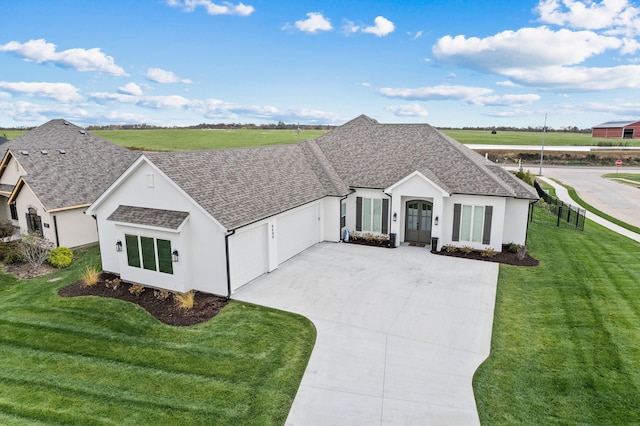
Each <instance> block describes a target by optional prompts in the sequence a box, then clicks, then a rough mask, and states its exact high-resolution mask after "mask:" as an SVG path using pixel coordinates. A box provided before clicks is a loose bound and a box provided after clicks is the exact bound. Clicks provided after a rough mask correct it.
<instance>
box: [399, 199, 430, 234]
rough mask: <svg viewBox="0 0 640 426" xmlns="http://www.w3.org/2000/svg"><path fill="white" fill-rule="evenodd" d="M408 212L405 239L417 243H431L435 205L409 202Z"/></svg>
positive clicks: (424, 202)
mask: <svg viewBox="0 0 640 426" xmlns="http://www.w3.org/2000/svg"><path fill="white" fill-rule="evenodd" d="M406 210H407V217H406V221H405V233H404V239H405V240H406V241H412V242H416V243H428V242H430V241H431V217H432V213H433V205H432V204H431V203H429V202H427V201H409V202H408V203H407V209H406Z"/></svg>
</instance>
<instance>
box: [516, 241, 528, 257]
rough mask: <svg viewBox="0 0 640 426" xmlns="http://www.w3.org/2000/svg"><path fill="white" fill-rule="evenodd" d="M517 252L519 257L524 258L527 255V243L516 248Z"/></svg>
mask: <svg viewBox="0 0 640 426" xmlns="http://www.w3.org/2000/svg"><path fill="white" fill-rule="evenodd" d="M516 253H517V255H518V259H520V260H522V259H524V258H525V256H526V255H527V246H525V245H522V244H520V245H518V248H517V249H516Z"/></svg>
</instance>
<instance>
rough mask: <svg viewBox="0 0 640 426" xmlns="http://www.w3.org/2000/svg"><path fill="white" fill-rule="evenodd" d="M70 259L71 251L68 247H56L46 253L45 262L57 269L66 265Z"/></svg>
mask: <svg viewBox="0 0 640 426" xmlns="http://www.w3.org/2000/svg"><path fill="white" fill-rule="evenodd" d="M72 261H73V251H72V250H71V249H70V248H68V247H56V248H54V249H53V250H51V251H50V252H49V254H48V255H47V262H49V263H50V264H51V266H53V267H55V268H58V269H62V268H66V267H68V266H69V265H71V262H72Z"/></svg>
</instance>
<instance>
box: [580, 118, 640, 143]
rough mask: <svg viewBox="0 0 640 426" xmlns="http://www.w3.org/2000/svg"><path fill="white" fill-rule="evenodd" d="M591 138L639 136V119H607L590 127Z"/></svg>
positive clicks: (631, 137) (628, 137)
mask: <svg viewBox="0 0 640 426" xmlns="http://www.w3.org/2000/svg"><path fill="white" fill-rule="evenodd" d="M591 137H593V138H618V139H638V138H640V121H607V122H606V123H602V124H598V125H597V126H594V127H592V128H591Z"/></svg>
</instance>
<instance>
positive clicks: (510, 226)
mask: <svg viewBox="0 0 640 426" xmlns="http://www.w3.org/2000/svg"><path fill="white" fill-rule="evenodd" d="M528 217H529V200H516V199H508V200H507V205H506V212H505V217H504V236H503V242H504V243H505V244H509V243H515V244H525V243H526V240H527V225H528V222H527V218H528Z"/></svg>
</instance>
